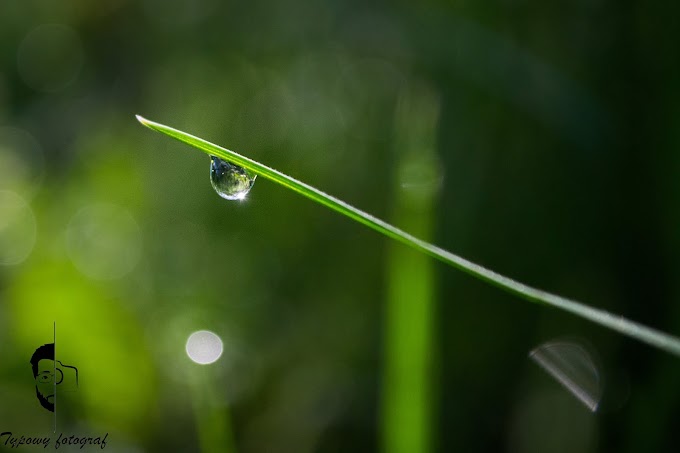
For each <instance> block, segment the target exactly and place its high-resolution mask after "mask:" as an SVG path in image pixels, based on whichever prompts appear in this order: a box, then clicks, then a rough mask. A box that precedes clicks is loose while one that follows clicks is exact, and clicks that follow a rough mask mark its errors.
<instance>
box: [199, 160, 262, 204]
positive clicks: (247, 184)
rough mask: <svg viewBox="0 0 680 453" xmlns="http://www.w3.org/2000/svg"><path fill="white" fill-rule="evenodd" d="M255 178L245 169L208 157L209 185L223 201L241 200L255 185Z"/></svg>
mask: <svg viewBox="0 0 680 453" xmlns="http://www.w3.org/2000/svg"><path fill="white" fill-rule="evenodd" d="M256 177H257V175H254V174H252V173H250V172H249V171H248V170H246V169H245V168H242V167H239V166H238V165H234V164H232V163H230V162H227V161H224V160H222V159H220V158H218V157H215V156H210V183H211V184H212V186H213V189H215V192H217V194H218V195H219V196H220V197H222V198H224V199H225V200H243V199H244V198H245V197H246V195H248V192H250V189H251V188H252V187H253V184H255V178H256Z"/></svg>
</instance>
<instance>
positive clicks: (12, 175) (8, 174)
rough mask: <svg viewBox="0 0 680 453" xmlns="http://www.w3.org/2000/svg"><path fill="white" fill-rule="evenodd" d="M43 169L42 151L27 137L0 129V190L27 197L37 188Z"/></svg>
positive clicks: (9, 128)
mask: <svg viewBox="0 0 680 453" xmlns="http://www.w3.org/2000/svg"><path fill="white" fill-rule="evenodd" d="M44 168H45V162H44V159H43V154H42V148H41V147H40V145H39V144H38V142H37V141H36V140H35V139H34V138H33V136H32V135H31V134H29V133H28V132H25V131H23V130H21V129H16V128H13V127H0V190H11V191H14V192H17V193H20V194H22V195H24V196H29V195H31V194H33V193H34V192H35V190H36V189H37V187H38V186H39V184H40V180H41V179H42V176H43V173H44Z"/></svg>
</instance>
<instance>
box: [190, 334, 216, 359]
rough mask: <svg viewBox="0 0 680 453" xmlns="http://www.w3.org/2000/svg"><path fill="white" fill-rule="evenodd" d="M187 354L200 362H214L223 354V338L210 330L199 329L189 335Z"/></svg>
mask: <svg viewBox="0 0 680 453" xmlns="http://www.w3.org/2000/svg"><path fill="white" fill-rule="evenodd" d="M186 350H187V355H188V356H189V358H190V359H191V360H193V361H194V362H196V363H198V364H200V365H208V364H210V363H214V362H216V361H217V359H219V358H220V356H221V355H222V350H223V345H222V339H221V338H220V337H218V336H217V335H216V334H214V333H212V332H210V331H208V330H199V331H198V332H194V333H192V334H191V335H189V339H188V340H187V345H186Z"/></svg>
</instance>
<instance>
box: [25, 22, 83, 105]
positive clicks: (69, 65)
mask: <svg viewBox="0 0 680 453" xmlns="http://www.w3.org/2000/svg"><path fill="white" fill-rule="evenodd" d="M17 65H18V69H19V74H20V75H21V78H22V79H23V80H24V82H25V83H26V84H27V85H28V86H30V87H31V88H33V89H34V90H37V91H46V92H55V91H59V90H62V89H64V88H66V87H67V86H68V85H70V84H71V83H72V82H73V81H74V80H75V79H76V77H77V76H78V74H79V73H80V69H81V67H82V65H83V45H82V43H81V40H80V37H79V36H78V34H77V33H76V32H75V31H74V30H73V29H72V28H71V27H68V26H66V25H60V24H47V25H39V26H38V27H36V28H34V29H33V30H31V31H30V32H29V33H28V34H27V35H26V37H25V38H24V40H23V41H22V42H21V45H20V46H19V50H18V51H17Z"/></svg>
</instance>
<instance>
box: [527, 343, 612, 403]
mask: <svg viewBox="0 0 680 453" xmlns="http://www.w3.org/2000/svg"><path fill="white" fill-rule="evenodd" d="M529 357H530V358H531V359H532V360H533V361H534V362H536V363H537V364H538V365H539V366H540V367H541V368H543V369H544V370H545V371H546V372H547V373H548V374H550V375H551V376H552V377H553V378H555V380H556V381H557V382H559V383H560V384H562V386H564V388H565V389H567V390H568V391H569V392H570V393H571V394H572V395H574V396H575V397H576V398H577V399H578V400H579V401H581V402H582V403H583V404H585V405H586V407H588V409H590V410H591V411H592V412H595V411H596V410H597V408H598V406H599V404H600V398H601V397H602V387H601V384H600V371H599V369H598V367H597V365H596V364H595V361H594V360H593V357H592V356H591V354H590V353H589V352H588V350H587V349H586V348H585V347H584V346H583V345H581V344H578V343H576V342H573V341H569V340H555V341H550V342H547V343H543V344H542V345H540V346H538V347H537V348H535V349H533V350H532V351H531V352H530V353H529Z"/></svg>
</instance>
